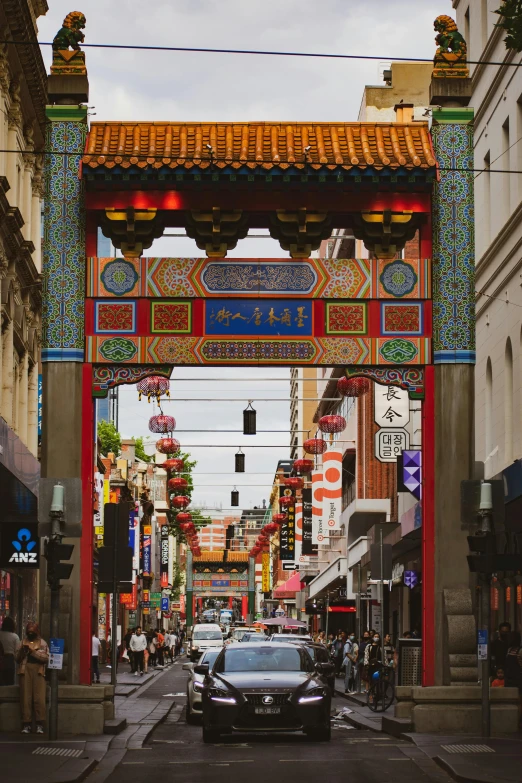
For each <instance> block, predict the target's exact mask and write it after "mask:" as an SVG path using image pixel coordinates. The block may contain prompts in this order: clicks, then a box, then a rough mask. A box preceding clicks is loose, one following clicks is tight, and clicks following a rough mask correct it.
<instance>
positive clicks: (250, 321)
mask: <svg viewBox="0 0 522 783" xmlns="http://www.w3.org/2000/svg"><path fill="white" fill-rule="evenodd" d="M205 332H206V334H228V335H239V334H244V335H274V336H276V337H281V336H285V335H288V336H298V335H306V336H311V335H312V334H313V318H312V302H311V301H309V300H308V301H307V300H295V299H288V300H287V299H263V300H259V299H254V300H251V299H246V300H241V299H238V300H235V301H233V300H230V299H214V300H212V301H210V302H206V303H205Z"/></svg>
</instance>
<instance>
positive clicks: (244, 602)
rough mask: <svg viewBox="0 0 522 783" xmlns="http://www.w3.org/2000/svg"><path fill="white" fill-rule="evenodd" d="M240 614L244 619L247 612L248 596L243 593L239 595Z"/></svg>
mask: <svg viewBox="0 0 522 783" xmlns="http://www.w3.org/2000/svg"><path fill="white" fill-rule="evenodd" d="M241 614H242V616H243V617H244V618H245V620H246V616H247V614H248V596H247V595H243V596H242V597H241Z"/></svg>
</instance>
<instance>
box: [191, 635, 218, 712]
mask: <svg viewBox="0 0 522 783" xmlns="http://www.w3.org/2000/svg"><path fill="white" fill-rule="evenodd" d="M220 652H221V648H216V649H212V650H207V652H205V653H203V655H202V656H201V658H200V661H199V663H206V664H208V666H209V669H212V666H213V665H214V662H215V660H216V658H217V657H218V655H219V653H220ZM183 668H184V669H185V671H188V672H190V674H189V676H188V680H187V708H186V712H185V719H186V721H187V723H196V722H197V721H199V720H200V719H201V715H202V710H203V707H202V703H201V692H202V690H203V680H204V679H205V678H204V676H203V675H202V674H196V672H195V671H194V664H193V663H184V664H183Z"/></svg>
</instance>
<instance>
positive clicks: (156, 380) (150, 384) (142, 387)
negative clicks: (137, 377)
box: [136, 375, 170, 402]
mask: <svg viewBox="0 0 522 783" xmlns="http://www.w3.org/2000/svg"><path fill="white" fill-rule="evenodd" d="M136 388H137V390H138V399H139V400H141V395H142V394H145V395H146V397H147V400H148V401H149V402H150V398H151V397H155V398H156V399H157V401H158V402H159V401H160V397H161V395H162V394H166V395H167V397H170V391H169V389H170V381H169V379H168V378H162V377H161V375H149V377H148V378H142V380H141V381H138V383H137V384H136Z"/></svg>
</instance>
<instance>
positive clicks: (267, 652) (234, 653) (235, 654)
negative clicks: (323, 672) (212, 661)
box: [218, 645, 313, 674]
mask: <svg viewBox="0 0 522 783" xmlns="http://www.w3.org/2000/svg"><path fill="white" fill-rule="evenodd" d="M218 670H219V671H220V672H223V673H225V674H227V673H229V672H311V671H313V663H312V659H311V658H310V656H309V655H308V653H307V652H306V651H305V650H303V649H301V648H300V647H295V648H294V647H275V646H274V645H266V646H263V647H249V648H248V649H241V650H239V649H238V648H237V647H228V648H227V649H226V652H225V653H224V655H223V656H222V658H221V660H220V662H219V664H218Z"/></svg>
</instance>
